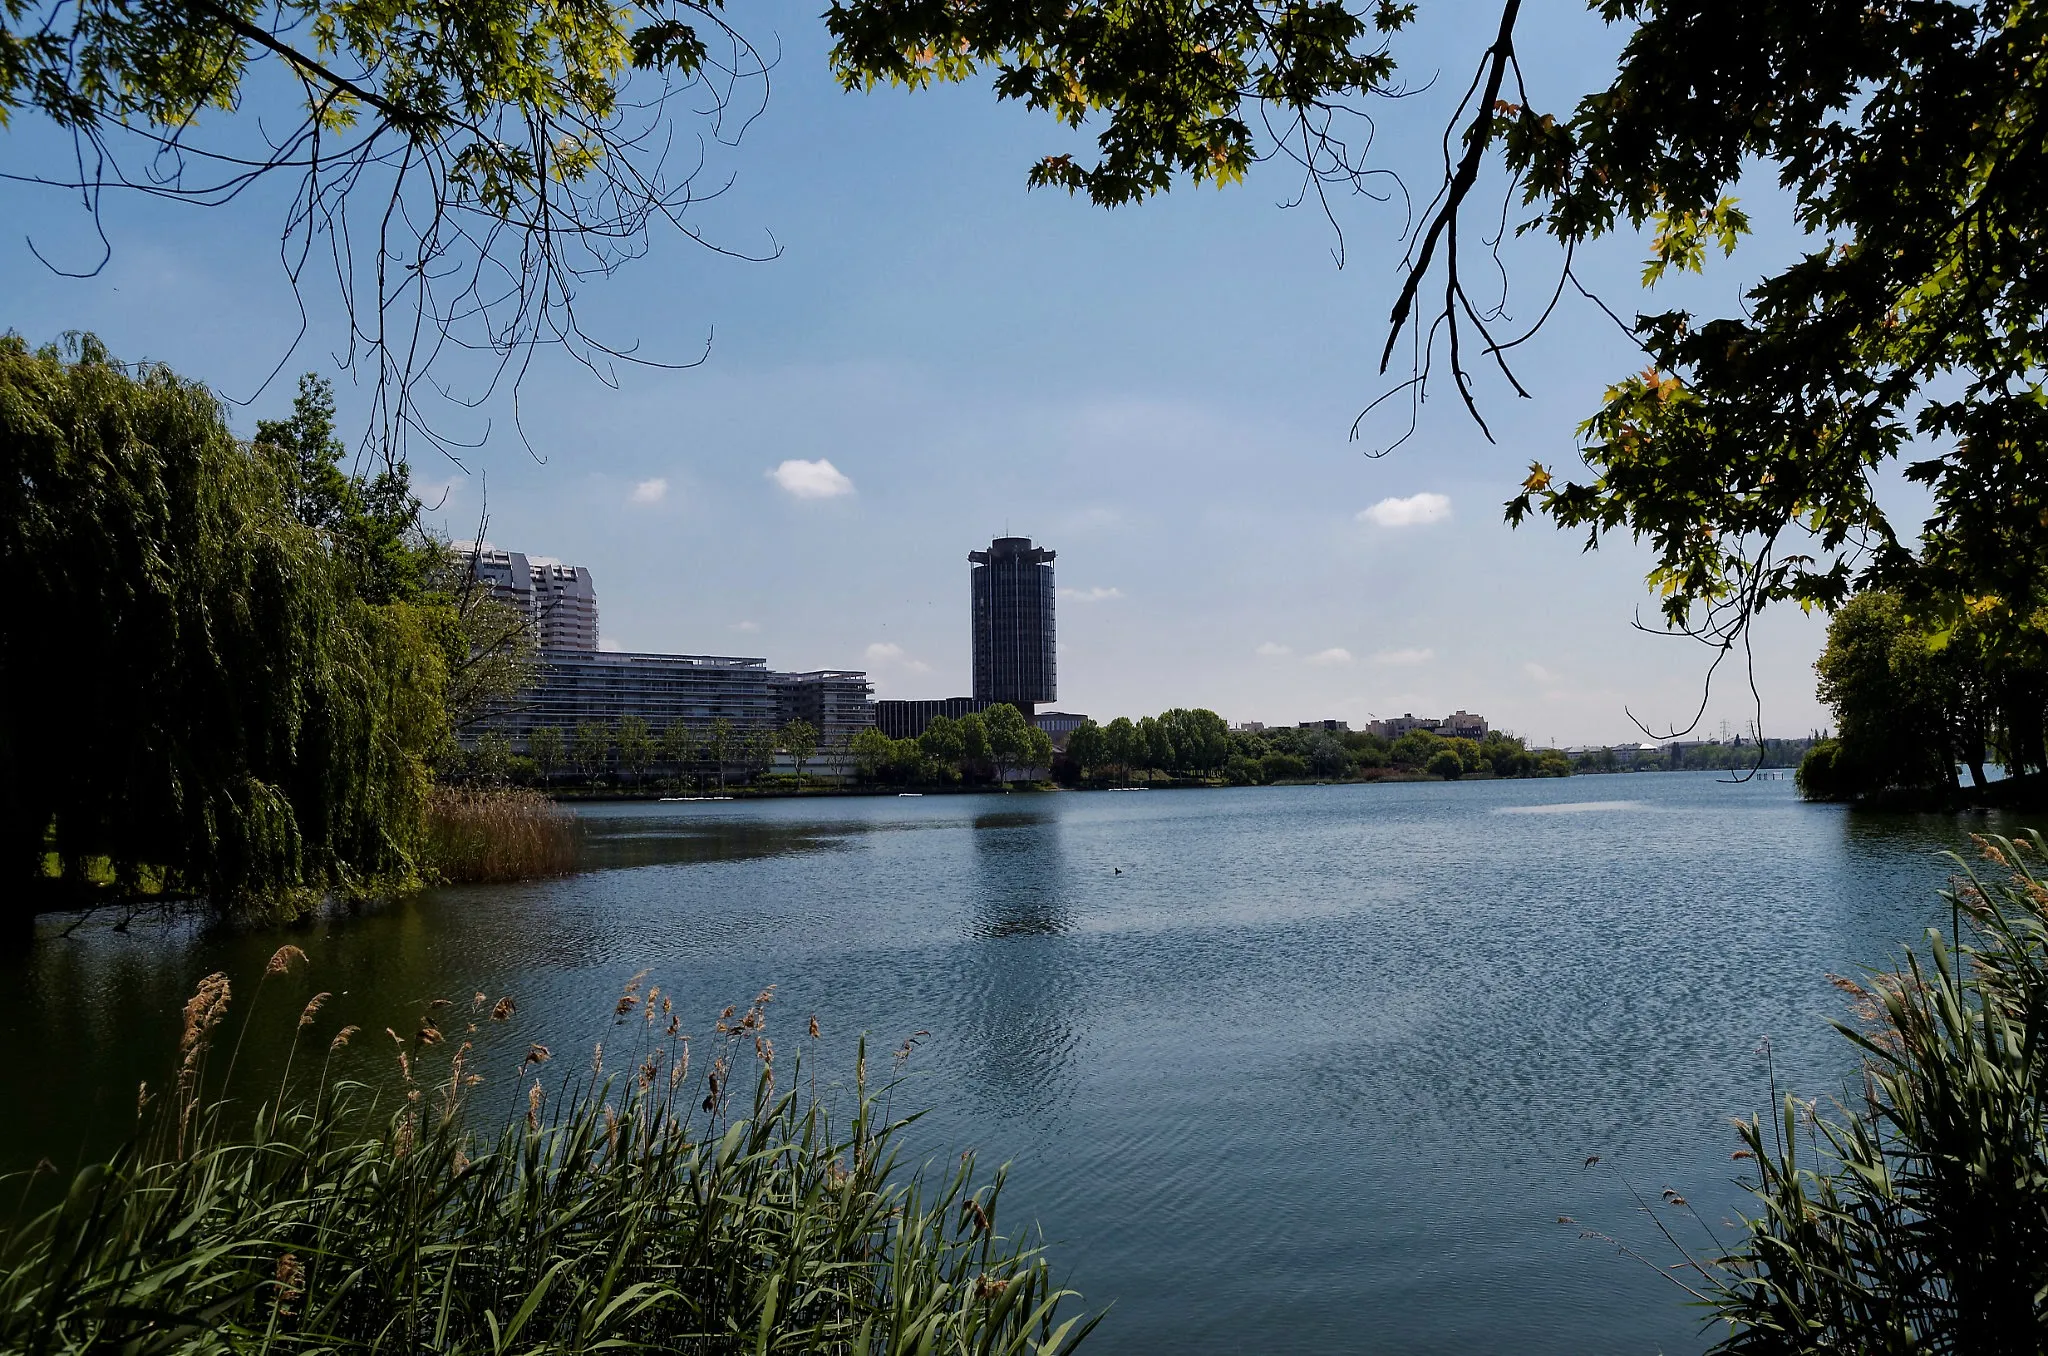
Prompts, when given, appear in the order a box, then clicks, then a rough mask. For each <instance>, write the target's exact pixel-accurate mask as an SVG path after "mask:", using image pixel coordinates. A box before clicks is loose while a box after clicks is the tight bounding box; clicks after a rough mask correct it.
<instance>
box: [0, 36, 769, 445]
mask: <svg viewBox="0 0 2048 1356" xmlns="http://www.w3.org/2000/svg"><path fill="white" fill-rule="evenodd" d="M720 11H721V6H720V5H719V4H717V3H705V2H704V0H642V3H640V4H637V5H614V4H611V3H609V2H608V0H192V2H191V3H179V4H137V3H132V2H131V0H77V2H76V3H69V4H44V3H32V2H31V0H8V3H6V4H5V5H4V6H0V125H6V124H8V123H9V122H10V121H11V120H12V116H13V115H14V114H17V113H20V112H22V111H31V112H33V113H35V114H39V115H41V116H42V117H43V118H45V119H47V120H48V121H49V122H51V123H54V124H55V126H56V129H57V131H58V133H59V135H58V136H57V137H55V138H43V139H42V140H43V141H45V142H48V143H49V144H51V145H62V146H65V147H69V146H70V145H71V143H72V140H73V139H74V138H76V139H77V141H78V143H79V144H80V145H82V146H86V147H89V148H90V149H89V150H88V151H87V152H86V154H85V156H84V160H83V162H82V163H81V164H79V165H78V166H76V167H73V165H72V161H71V152H70V151H69V150H68V149H67V150H65V151H63V152H61V155H62V160H61V162H59V163H61V164H62V165H63V166H64V168H62V169H56V168H55V166H49V167H47V169H48V171H49V173H48V174H47V176H46V177H65V178H68V177H69V176H72V175H81V176H83V177H84V180H85V183H84V185H83V187H84V188H85V189H86V196H87V199H88V202H89V203H91V204H94V205H95V206H94V207H92V208H89V210H95V211H96V210H97V209H96V204H97V203H98V201H99V198H100V190H101V189H102V188H119V187H133V188H136V189H138V190H141V191H145V192H148V193H150V194H152V195H156V196H170V197H182V198H184V199H185V200H187V201H193V202H198V203H203V204H206V205H216V204H220V203H224V202H228V201H231V200H237V199H241V200H245V201H246V200H247V199H249V198H254V199H256V200H264V199H266V198H270V199H271V200H275V199H274V198H272V197H271V195H264V194H248V195H245V194H244V193H243V190H244V189H246V188H247V187H248V186H249V185H250V184H251V183H252V182H255V181H258V180H261V179H263V178H265V177H266V176H267V175H270V174H272V173H274V172H282V173H283V174H284V175H285V177H286V180H287V181H288V182H289V184H290V185H291V187H290V189H288V190H287V192H286V193H285V194H284V201H285V202H286V203H287V204H288V208H287V211H286V215H285V216H284V219H283V220H282V221H281V222H280V225H279V229H278V234H279V235H280V236H282V237H284V238H285V239H286V240H287V241H289V242H290V243H289V244H288V245H287V248H286V251H285V252H286V254H287V255H295V256H297V258H298V260H299V263H298V264H296V265H294V266H293V268H292V271H291V276H292V280H293V282H294V283H295V284H296V283H298V282H300V281H301V280H302V278H303V272H302V265H303V262H304V258H305V253H304V252H305V251H307V250H311V251H312V252H313V253H314V254H316V255H317V254H322V253H328V252H330V251H331V252H332V253H333V255H334V265H335V280H336V285H337V288H338V290H339V291H340V292H341V294H342V299H343V301H344V304H345V305H346V306H347V307H348V308H349V311H350V321H351V325H350V335H351V337H352V338H353V339H354V341H355V343H356V344H358V345H360V346H362V347H365V348H367V349H369V350H370V352H371V353H372V354H374V355H375V361H376V363H377V365H378V367H379V372H378V375H379V377H380V378H382V379H383V382H385V383H389V384H388V385H385V384H380V386H379V403H380V406H382V408H381V409H380V411H379V413H380V414H381V415H382V416H383V418H384V421H385V422H384V426H385V432H386V434H387V436H388V437H390V438H391V439H392V440H393V441H396V439H397V438H398V437H399V436H400V435H401V434H402V431H403V430H404V429H405V427H406V426H407V425H408V423H410V422H411V421H412V419H413V418H414V417H415V416H416V411H414V410H412V409H411V404H412V402H411V400H410V397H409V395H408V391H409V390H410V387H411V385H412V384H413V382H414V380H415V379H416V378H417V377H418V376H420V375H421V372H420V371H419V370H416V368H415V364H419V365H420V367H425V366H428V365H431V364H432V362H433V361H434V360H435V355H436V353H437V352H438V351H439V350H440V349H441V348H442V347H443V344H442V342H441V341H440V340H439V339H437V340H436V341H433V342H427V341H424V340H423V337H422V336H421V335H420V334H419V333H418V332H417V331H416V330H415V327H414V325H413V323H411V322H410V321H402V320H400V319H399V318H398V317H396V316H389V317H388V318H389V320H390V321H391V322H392V323H391V324H390V329H389V332H390V333H393V334H411V335H412V338H411V341H410V342H405V341H400V340H396V339H394V340H393V341H392V342H391V343H390V344H389V345H387V343H386V340H385V336H386V333H387V329H386V326H385V324H383V323H380V322H382V321H384V320H386V319H387V314H388V312H390V311H392V310H394V309H396V310H399V311H401V312H402V313H416V317H417V319H418V321H419V322H421V323H424V324H427V325H436V324H438V325H439V326H440V327H441V328H442V329H443V330H444V332H445V331H449V330H454V331H457V335H456V337H457V340H458V343H461V344H474V345H476V346H479V347H484V348H488V349H495V350H497V351H499V352H500V353H501V354H503V353H509V352H511V351H513V350H515V349H517V348H520V347H525V346H530V345H533V344H537V343H543V342H546V343H566V344H569V345H571V346H572V347H574V348H576V349H578V350H580V351H582V352H584V353H586V354H587V353H589V352H591V349H590V347H589V346H588V341H586V340H584V339H583V337H582V335H581V332H580V329H579V328H578V326H577V324H576V314H575V310H574V307H573V304H572V302H571V296H570V294H571V293H572V292H573V291H574V289H575V286H576V279H578V278H579V277H583V276H587V275H588V273H589V272H590V271H597V272H604V271H608V270H609V269H610V268H613V267H616V266H617V265H618V264H620V263H622V262H624V261H625V260H626V259H629V258H632V257H635V256H637V255H638V254H639V253H641V252H643V251H644V249H645V247H646V243H647V241H646V237H647V234H648V230H649V227H650V226H654V225H661V224H665V223H668V222H672V221H673V220H674V219H675V217H677V216H678V215H680V213H681V212H682V211H684V210H685V209H686V208H687V206H688V204H689V201H690V189H689V183H688V179H687V172H686V173H685V177H684V178H683V179H682V180H681V181H680V182H678V180H677V178H676V177H675V174H674V171H673V168H672V167H671V166H669V165H668V164H667V163H665V162H666V147H667V146H668V145H669V144H670V143H671V142H672V140H673V129H667V131H666V133H665V130H664V127H663V124H664V122H665V116H664V115H665V111H666V110H667V108H668V104H669V101H670V100H671V99H672V98H674V97H675V96H677V95H678V94H682V93H684V92H685V91H690V92H691V93H692V95H693V97H692V99H691V107H692V108H693V111H695V112H697V113H698V114H699V115H700V116H705V117H707V118H711V119H714V120H715V119H716V118H717V116H718V113H719V112H720V111H722V110H723V109H724V108H725V105H726V104H727V103H729V102H730V100H731V96H732V94H733V92H734V86H735V84H737V83H738V82H740V81H743V80H746V79H749V78H750V77H753V76H756V75H758V74H759V68H758V65H757V62H758V58H755V57H753V55H752V54H751V53H750V52H749V51H748V49H747V47H746V45H745V43H744V40H743V39H741V38H740V37H739V36H738V35H737V34H736V33H734V32H733V31H732V30H731V29H730V27H728V26H727V24H726V23H725V21H724V20H723V18H722V17H721V12H720ZM706 34H710V35H714V36H716V37H718V38H719V39H720V40H721V43H722V45H726V46H728V47H729V48H730V49H731V50H732V55H730V56H729V57H727V58H726V59H725V60H724V61H723V62H712V63H709V64H708V65H707V63H706V59H705V58H706V44H705V41H704V37H705V35H706ZM642 72H644V73H645V74H644V75H640V77H639V78H638V79H636V78H635V77H636V74H638V73H642ZM707 86H708V88H707ZM223 129H225V130H223ZM17 149H18V150H20V151H34V150H39V149H40V146H39V145H38V143H37V142H35V141H30V142H24V143H22V144H21V145H20V146H19V147H18V148H17ZM124 162H148V163H150V164H151V166H152V168H151V170H150V172H148V173H146V174H144V173H137V172H136V170H135V168H134V165H133V163H127V164H124ZM10 163H11V164H14V165H16V167H17V169H20V168H21V166H22V161H21V159H20V158H19V156H16V157H15V158H13V159H11V160H10ZM23 172H25V173H28V174H30V175H31V176H36V173H37V172H36V171H35V170H33V169H27V170H23ZM223 175H225V176H226V178H225V179H224V178H223V177H222V176H223ZM302 176H303V183H301V177H302ZM359 190H360V191H362V193H363V197H364V199H365V201H366V203H367V207H366V209H363V210H359V211H358V212H356V213H355V214H354V219H353V221H352V220H351V214H350V211H349V206H350V203H351V201H352V200H353V195H354V194H356V193H357V192H358V191H359ZM321 236H325V237H327V239H325V240H320V239H318V237H321ZM479 275H494V276H495V277H496V278H497V279H498V284H497V286H495V287H493V288H490V289H485V290H483V291H479V290H477V289H476V288H475V286H474V280H475V278H476V277H478V276H479ZM464 278H467V279H469V280H470V282H469V283H468V284H465V283H464V282H462V281H461V280H462V279H464ZM465 286H467V288H468V290H467V291H465V290H464V288H465ZM458 297H459V298H461V300H460V301H458V300H457V298H458ZM336 347H337V348H339V347H340V345H339V344H337V345H336Z"/></svg>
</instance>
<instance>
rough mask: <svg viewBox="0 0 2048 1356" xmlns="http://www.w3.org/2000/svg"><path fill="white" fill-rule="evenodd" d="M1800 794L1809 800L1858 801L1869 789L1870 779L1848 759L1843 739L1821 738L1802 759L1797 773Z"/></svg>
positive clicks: (1795, 774)
mask: <svg viewBox="0 0 2048 1356" xmlns="http://www.w3.org/2000/svg"><path fill="white" fill-rule="evenodd" d="M1793 777H1794V779H1795V780H1796V781H1797V782H1798V784H1799V794H1800V795H1802V796H1804V797H1806V799H1808V800H1854V799H1855V798H1856V797H1857V796H1858V795H1860V794H1861V793H1862V792H1863V791H1865V790H1867V789H1869V788H1868V787H1867V785H1866V779H1865V778H1864V777H1863V776H1862V775H1861V774H1860V773H1859V772H1858V771H1857V770H1856V769H1855V768H1853V767H1852V766H1851V765H1850V760H1849V759H1848V758H1847V757H1845V756H1844V754H1843V750H1842V744H1841V741H1840V740H1835V739H1817V740H1815V741H1814V742H1813V744H1812V745H1811V746H1810V747H1809V748H1808V749H1807V750H1806V756H1805V757H1803V758H1801V759H1800V760H1799V770H1798V771H1797V772H1795V773H1794V774H1793Z"/></svg>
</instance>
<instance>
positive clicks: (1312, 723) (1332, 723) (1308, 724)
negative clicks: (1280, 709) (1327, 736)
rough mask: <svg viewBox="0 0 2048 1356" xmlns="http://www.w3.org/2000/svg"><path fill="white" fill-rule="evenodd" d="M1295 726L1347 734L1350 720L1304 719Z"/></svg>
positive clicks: (1349, 728)
mask: <svg viewBox="0 0 2048 1356" xmlns="http://www.w3.org/2000/svg"><path fill="white" fill-rule="evenodd" d="M1295 728H1296V729H1300V730H1328V731H1329V732H1330V733H1331V734H1349V733H1350V731H1351V722H1350V721H1348V720H1305V721H1303V722H1301V724H1300V725H1298V726H1296V727H1295Z"/></svg>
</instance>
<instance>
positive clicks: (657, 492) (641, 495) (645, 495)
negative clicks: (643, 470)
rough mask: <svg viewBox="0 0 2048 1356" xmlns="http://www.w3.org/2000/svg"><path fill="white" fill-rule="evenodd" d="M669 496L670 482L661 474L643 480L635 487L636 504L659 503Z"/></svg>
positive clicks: (634, 498) (634, 497)
mask: <svg viewBox="0 0 2048 1356" xmlns="http://www.w3.org/2000/svg"><path fill="white" fill-rule="evenodd" d="M666 498H668V482H667V481H666V480H663V479H662V478H661V477H660V476H656V477H655V478H654V479H652V480H643V481H641V482H640V483H639V484H638V485H635V486H634V487H633V502H634V503H636V504H659V503H660V502H661V501H662V500H664V499H666Z"/></svg>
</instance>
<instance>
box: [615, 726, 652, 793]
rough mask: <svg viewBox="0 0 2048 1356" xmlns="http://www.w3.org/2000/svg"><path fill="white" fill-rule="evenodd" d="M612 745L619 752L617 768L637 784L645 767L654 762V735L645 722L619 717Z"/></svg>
mask: <svg viewBox="0 0 2048 1356" xmlns="http://www.w3.org/2000/svg"><path fill="white" fill-rule="evenodd" d="M613 743H614V744H616V745H617V747H618V750H619V766H621V767H623V768H624V769H625V770H626V775H628V776H629V777H631V778H632V779H633V780H634V781H635V782H638V781H639V780H640V775H641V774H642V773H644V772H645V771H647V765H648V764H649V763H651V762H653V761H654V735H653V733H652V732H651V731H650V730H649V729H648V728H647V722H646V721H644V720H642V719H641V718H640V717H638V716H620V717H619V728H618V732H617V734H615V735H614V736H613Z"/></svg>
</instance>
